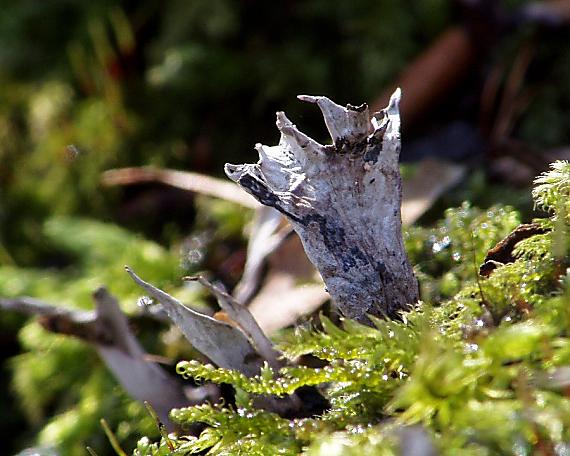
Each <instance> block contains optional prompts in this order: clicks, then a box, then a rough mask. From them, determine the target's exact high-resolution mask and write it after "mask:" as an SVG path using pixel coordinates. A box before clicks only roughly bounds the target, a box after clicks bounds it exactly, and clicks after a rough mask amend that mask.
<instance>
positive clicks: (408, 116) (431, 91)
mask: <svg viewBox="0 0 570 456" xmlns="http://www.w3.org/2000/svg"><path fill="white" fill-rule="evenodd" d="M476 56H477V48H476V46H475V44H474V42H473V39H472V37H471V36H470V34H469V32H468V31H467V29H466V28H465V27H462V26H456V27H452V28H449V29H448V30H446V31H445V32H444V33H443V34H442V35H441V36H440V37H439V38H438V39H437V40H436V41H435V42H434V43H433V44H432V45H431V46H430V47H429V48H427V50H425V51H424V52H422V53H421V54H420V55H419V56H418V57H417V58H416V59H415V60H414V61H413V62H411V63H410V64H409V65H408V66H407V67H406V70H405V71H404V72H403V73H402V74H401V75H400V77H399V78H397V80H396V82H395V83H394V84H393V85H392V86H390V87H389V88H388V89H386V91H385V92H384V93H383V94H382V95H381V96H380V97H379V98H377V99H376V100H374V101H373V102H372V103H371V109H372V111H373V112H374V111H378V110H380V109H381V108H382V107H384V106H386V105H387V103H388V100H389V99H390V95H391V94H392V92H393V91H394V88H395V87H401V89H402V93H403V94H404V97H403V98H402V102H401V105H400V110H401V115H402V122H405V125H407V126H409V125H412V124H414V122H416V120H417V119H419V118H420V117H422V116H423V115H424V114H425V113H426V112H427V111H428V110H430V109H433V107H434V106H435V105H437V104H438V103H439V102H440V100H442V99H445V95H446V94H448V93H449V92H450V91H451V90H452V89H453V88H455V87H456V86H457V84H458V83H459V82H460V81H461V80H462V79H463V78H464V77H465V76H466V74H468V72H469V71H470V69H471V67H472V65H473V63H474V62H475V60H476Z"/></svg>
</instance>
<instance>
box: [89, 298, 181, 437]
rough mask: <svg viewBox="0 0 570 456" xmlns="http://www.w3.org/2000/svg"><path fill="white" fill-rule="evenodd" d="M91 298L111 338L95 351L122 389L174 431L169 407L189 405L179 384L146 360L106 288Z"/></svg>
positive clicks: (100, 320)
mask: <svg viewBox="0 0 570 456" xmlns="http://www.w3.org/2000/svg"><path fill="white" fill-rule="evenodd" d="M93 298H94V299H95V302H96V304H97V314H98V321H99V323H100V324H101V325H104V327H105V328H107V329H108V331H109V332H110V333H111V336H112V339H113V343H112V344H96V345H95V348H96V350H97V353H99V356H100V357H101V358H102V359H103V360H104V361H105V364H106V365H107V366H108V367H109V369H111V371H112V372H113V374H114V375H115V377H116V378H117V380H118V381H119V383H121V385H122V386H123V387H124V388H125V390H127V392H128V393H129V394H130V395H131V396H132V397H133V398H135V399H136V400H138V401H140V402H145V401H146V402H148V403H149V404H151V406H152V407H153V408H154V410H155V411H156V413H157V414H158V416H159V417H160V420H161V421H162V422H163V423H164V424H165V425H166V426H167V428H168V429H169V430H173V429H174V428H175V427H174V425H173V423H171V422H170V420H169V418H168V416H169V413H170V410H172V409H173V408H175V407H183V406H187V405H189V404H190V401H189V400H188V398H187V397H186V396H185V394H184V391H183V389H182V386H181V384H180V383H179V382H178V381H177V380H176V379H175V378H173V377H172V376H170V375H168V374H167V373H166V372H165V371H164V370H163V369H162V368H161V367H160V366H159V365H158V364H156V363H152V362H149V361H148V360H147V359H146V352H145V351H144V349H143V348H142V347H141V345H140V344H139V342H138V340H137V339H136V338H135V336H134V335H133V333H132V332H131V330H130V328H129V325H128V321H127V318H126V316H125V315H124V314H123V313H122V312H121V309H120V308H119V305H118V303H117V300H116V299H115V298H114V297H113V296H111V295H110V294H109V293H108V292H107V290H106V289H105V288H99V289H98V290H97V291H96V292H95V293H94V294H93Z"/></svg>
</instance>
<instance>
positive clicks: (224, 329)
mask: <svg viewBox="0 0 570 456" xmlns="http://www.w3.org/2000/svg"><path fill="white" fill-rule="evenodd" d="M125 269H126V271H127V272H128V274H129V275H130V276H131V277H132V279H133V280H134V281H135V282H136V283H137V284H138V285H139V286H141V287H142V288H143V289H144V290H145V291H146V292H147V293H148V294H149V295H150V296H151V297H153V298H154V299H156V300H157V301H159V302H160V303H161V304H162V305H163V306H164V309H165V310H166V313H167V314H168V316H169V318H170V319H171V320H172V322H173V323H174V324H175V325H176V326H177V327H178V328H179V329H180V330H181V331H182V334H184V336H185V337H186V339H188V341H189V342H190V343H191V344H192V345H193V346H194V347H195V348H196V350H198V351H199V352H200V353H202V354H203V355H205V356H207V357H208V358H209V359H211V360H212V362H213V363H214V364H216V365H218V366H219V367H223V368H226V369H235V370H238V371H240V372H241V373H243V374H244V375H247V376H248V377H252V376H254V375H257V374H259V371H260V369H261V366H262V364H263V359H262V357H261V356H260V354H259V353H258V352H257V350H256V349H255V348H254V346H253V345H252V344H251V342H250V341H249V340H248V338H247V336H246V335H245V333H244V332H243V331H241V330H240V329H238V328H235V327H233V326H231V325H229V324H227V323H224V322H221V321H218V320H216V319H214V318H212V317H209V316H208V315H203V314H201V313H198V312H195V311H194V310H191V309H189V308H188V307H186V306H184V305H183V304H182V303H181V302H180V301H178V300H176V299H175V298H173V297H172V296H170V295H169V294H167V293H165V292H164V291H162V290H160V289H158V288H156V287H154V286H153V285H151V284H150V283H147V282H145V281H144V280H142V279H141V278H140V277H139V276H137V275H136V274H135V273H134V272H133V271H132V270H131V269H130V268H128V267H126V268H125Z"/></svg>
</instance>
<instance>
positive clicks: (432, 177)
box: [402, 158, 465, 225]
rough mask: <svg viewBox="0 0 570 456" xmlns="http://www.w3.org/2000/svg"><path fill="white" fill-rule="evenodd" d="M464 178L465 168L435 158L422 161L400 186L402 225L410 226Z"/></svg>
mask: <svg viewBox="0 0 570 456" xmlns="http://www.w3.org/2000/svg"><path fill="white" fill-rule="evenodd" d="M464 176H465V167H464V166H461V165H456V164H454V163H449V162H446V161H443V160H438V159H435V158H426V159H425V160H422V161H421V162H420V163H419V164H418V167H417V169H416V171H415V173H414V175H413V176H412V178H411V179H408V180H404V182H403V185H402V223H403V224H404V225H411V224H413V223H414V222H416V221H417V220H418V219H419V218H420V217H421V216H422V215H423V214H424V213H425V212H427V211H428V210H429V209H430V208H431V207H432V206H433V205H434V203H435V202H436V201H437V199H438V198H439V197H440V196H441V195H443V194H444V193H445V192H446V191H447V190H449V188H451V187H453V186H455V185H457V184H458V183H459V182H460V181H461V179H463V177H464Z"/></svg>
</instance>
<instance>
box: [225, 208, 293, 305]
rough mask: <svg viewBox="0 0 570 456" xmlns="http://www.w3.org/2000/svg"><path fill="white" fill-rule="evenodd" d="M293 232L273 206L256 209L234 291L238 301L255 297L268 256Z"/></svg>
mask: <svg viewBox="0 0 570 456" xmlns="http://www.w3.org/2000/svg"><path fill="white" fill-rule="evenodd" d="M283 225H285V226H283ZM291 232H292V228H291V226H290V225H289V224H288V223H286V222H285V219H284V218H283V216H282V215H281V214H280V213H279V212H277V211H276V210H275V209H273V208H272V207H268V206H260V207H259V208H258V209H257V210H256V213H255V219H254V221H253V228H252V230H251V235H250V237H249V241H248V244H247V258H246V262H245V266H244V270H243V275H242V277H241V279H240V281H239V283H238V284H237V285H236V288H235V290H234V292H233V296H234V298H235V299H236V300H237V301H238V302H241V303H243V304H247V303H248V302H249V301H250V300H251V299H252V298H253V296H254V295H255V293H256V291H257V290H258V288H259V285H260V283H261V279H262V275H263V269H264V266H265V264H266V260H267V257H268V256H269V255H271V253H273V252H274V251H275V249H276V248H277V247H279V245H280V244H281V243H282V242H283V241H284V240H285V238H286V237H287V236H288V235H289V234H290V233H291Z"/></svg>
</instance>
